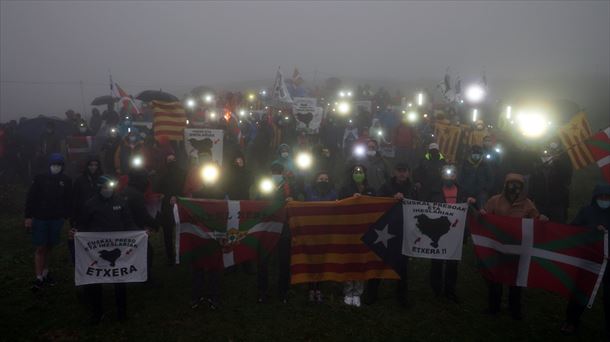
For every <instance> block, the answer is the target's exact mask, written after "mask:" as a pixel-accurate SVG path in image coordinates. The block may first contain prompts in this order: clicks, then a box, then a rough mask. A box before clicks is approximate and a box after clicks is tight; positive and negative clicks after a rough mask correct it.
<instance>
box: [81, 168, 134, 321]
mask: <svg viewBox="0 0 610 342" xmlns="http://www.w3.org/2000/svg"><path fill="white" fill-rule="evenodd" d="M116 184H117V182H116V181H115V180H114V179H112V178H110V177H109V176H101V177H99V178H98V180H97V187H98V193H97V194H96V195H95V196H94V197H92V198H91V199H89V200H88V201H87V202H86V203H85V205H84V208H83V211H82V214H81V215H80V217H79V218H78V220H77V222H76V227H75V228H73V229H72V230H70V237H71V238H74V233H76V232H77V231H80V232H113V231H124V230H136V229H137V227H136V225H135V223H134V221H133V219H132V217H131V213H130V212H129V208H128V206H127V204H126V203H125V201H124V200H123V199H122V198H121V197H119V196H117V195H116V194H115V192H114V190H115V188H116ZM84 292H85V298H86V300H87V302H88V304H89V305H90V310H91V320H90V323H91V324H92V325H97V324H99V322H100V321H101V320H102V316H103V308H102V284H91V285H84ZM114 293H115V300H116V305H117V318H118V320H119V322H123V321H125V320H126V319H127V289H126V286H125V283H116V284H114Z"/></svg>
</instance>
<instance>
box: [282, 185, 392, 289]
mask: <svg viewBox="0 0 610 342" xmlns="http://www.w3.org/2000/svg"><path fill="white" fill-rule="evenodd" d="M394 204H396V200H395V199H392V198H381V197H368V196H362V197H350V198H347V199H344V200H341V201H332V202H331V201H328V202H288V204H287V206H286V210H287V215H288V217H289V220H288V222H289V224H290V229H291V232H292V257H291V261H290V268H291V282H292V284H300V283H308V282H319V281H336V282H344V281H349V280H367V279H398V278H399V277H398V274H396V272H394V270H393V269H392V268H391V267H390V266H388V265H386V264H385V263H384V262H383V261H382V260H381V259H380V258H379V257H378V256H377V255H376V254H375V253H373V252H372V251H371V250H370V249H369V248H368V247H367V246H366V245H365V244H364V243H363V242H362V240H361V239H362V236H363V235H364V233H366V232H367V230H368V229H369V226H370V225H372V224H373V223H375V222H376V221H377V220H378V219H379V218H380V217H381V216H382V215H383V214H384V213H385V212H386V211H388V210H389V209H390V208H392V206H393V205H394Z"/></svg>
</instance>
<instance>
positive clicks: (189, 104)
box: [186, 99, 195, 109]
mask: <svg viewBox="0 0 610 342" xmlns="http://www.w3.org/2000/svg"><path fill="white" fill-rule="evenodd" d="M186 106H187V107H189V108H191V109H193V108H195V100H193V99H188V100H186Z"/></svg>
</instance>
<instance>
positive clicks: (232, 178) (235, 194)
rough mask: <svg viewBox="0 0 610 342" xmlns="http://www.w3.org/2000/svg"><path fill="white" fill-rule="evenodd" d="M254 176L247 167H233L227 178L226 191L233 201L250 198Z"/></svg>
mask: <svg viewBox="0 0 610 342" xmlns="http://www.w3.org/2000/svg"><path fill="white" fill-rule="evenodd" d="M251 185H252V176H251V174H250V172H249V170H248V169H246V167H245V166H244V167H242V168H239V167H237V166H234V165H231V167H230V169H229V172H227V177H226V178H225V186H224V187H225V189H226V191H227V195H228V196H229V199H231V200H240V201H241V200H247V199H249V198H250V186H251Z"/></svg>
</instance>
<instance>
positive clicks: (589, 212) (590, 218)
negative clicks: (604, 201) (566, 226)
mask: <svg viewBox="0 0 610 342" xmlns="http://www.w3.org/2000/svg"><path fill="white" fill-rule="evenodd" d="M599 195H610V184H600V185H597V186H596V187H595V189H594V190H593V198H592V199H591V204H590V205H588V206H584V207H582V208H580V210H579V211H578V214H577V215H576V217H575V218H574V220H572V222H570V224H571V225H576V226H584V227H589V228H592V229H594V228H596V227H597V226H598V225H600V224H601V225H603V226H605V227H606V228H607V229H610V208H608V209H602V208H600V207H599V206H598V205H597V202H596V201H595V198H596V197H597V196H599Z"/></svg>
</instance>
